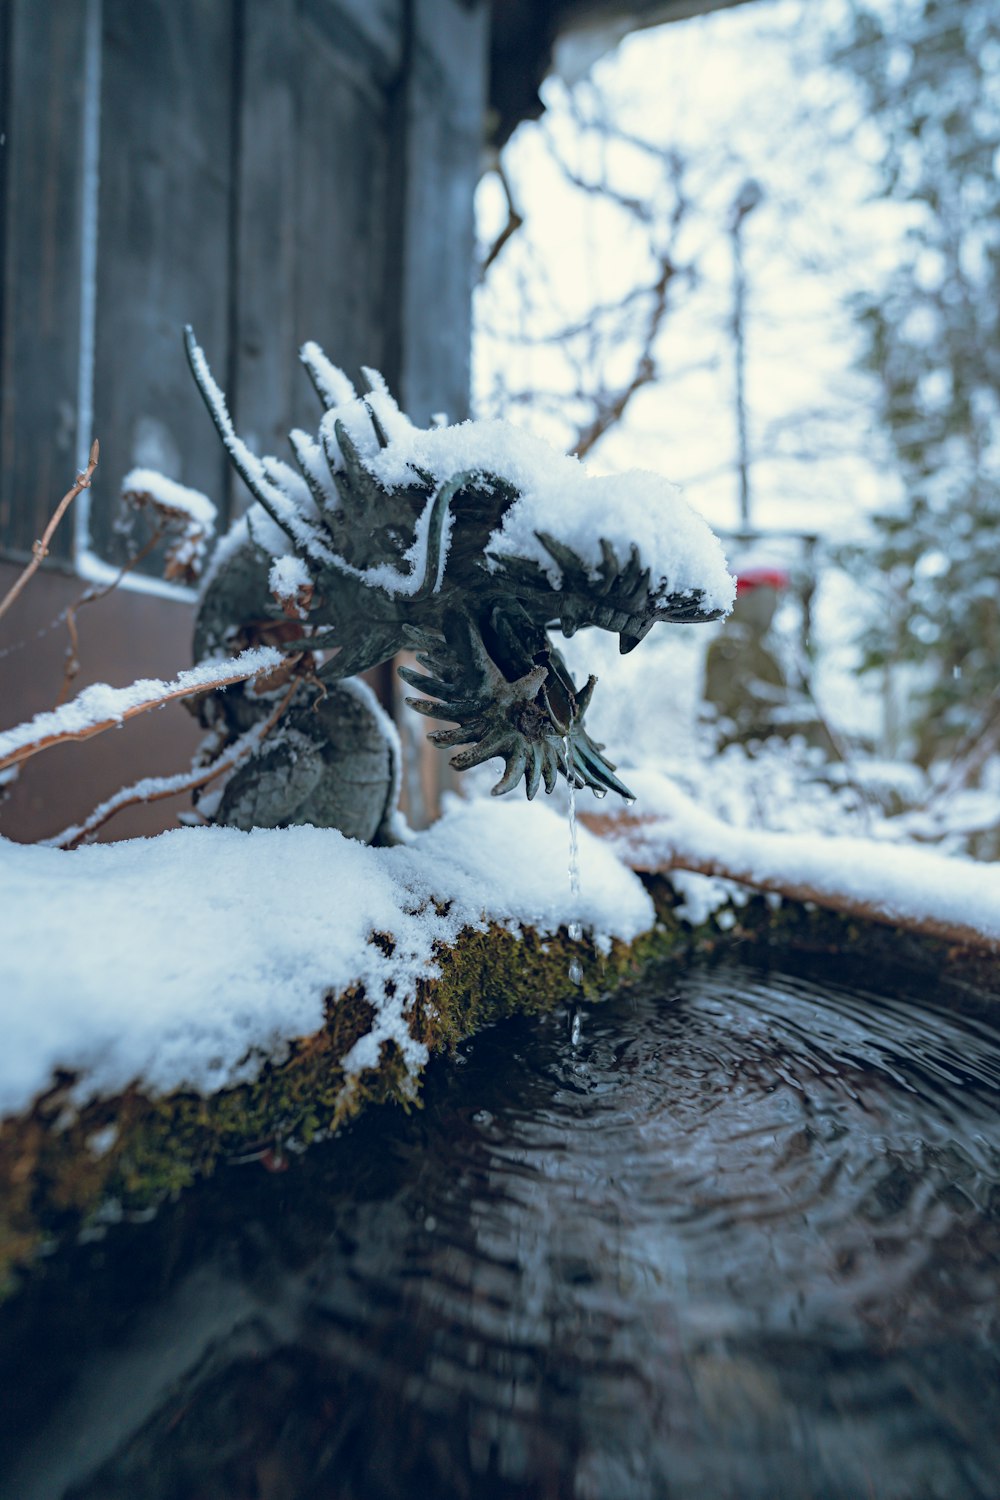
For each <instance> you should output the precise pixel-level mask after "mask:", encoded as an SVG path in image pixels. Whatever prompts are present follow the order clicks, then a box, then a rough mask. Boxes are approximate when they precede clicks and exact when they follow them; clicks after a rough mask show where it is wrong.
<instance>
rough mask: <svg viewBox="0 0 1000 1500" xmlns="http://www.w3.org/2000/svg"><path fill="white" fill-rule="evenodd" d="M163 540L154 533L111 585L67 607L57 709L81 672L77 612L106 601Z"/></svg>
mask: <svg viewBox="0 0 1000 1500" xmlns="http://www.w3.org/2000/svg"><path fill="white" fill-rule="evenodd" d="M162 540H163V532H162V531H154V532H153V535H152V536H151V537H150V538H149V540H148V541H146V542H144V543H143V544H142V546H141V547H140V548H139V550H138V552H136V553H135V555H134V556H133V557H130V558H129V559H128V561H127V562H124V563H122V565H121V567H120V568H119V569H118V572H117V573H116V574H115V576H114V578H112V580H111V582H110V583H106V584H105V585H104V586H103V588H99V589H95V588H93V587H91V588H87V589H84V591H83V593H82V594H81V595H80V597H79V599H76V600H74V602H73V603H72V604H70V605H68V606H67V608H66V612H65V615H64V617H63V618H64V620H65V623H66V630H67V632H68V634H69V642H70V643H69V647H68V648H67V651H66V657H65V662H64V665H63V680H62V684H61V686H60V688H59V695H58V697H57V698H56V701H55V707H56V708H58V707H59V706H60V704H62V703H65V701H66V694H67V693H68V692H69V689H70V685H71V683H72V682H73V679H74V678H75V676H76V674H77V672H79V670H80V661H79V649H80V637H79V633H78V631H77V628H76V616H77V611H78V610H81V609H82V608H83V606H84V605H85V604H96V603H97V602H98V600H99V599H106V598H107V596H108V595H109V594H113V593H114V591H115V589H116V588H117V587H118V585H119V584H120V583H121V581H122V579H123V578H124V577H125V576H126V575H127V574H128V573H131V572H132V569H133V568H137V567H138V566H139V564H140V563H141V562H144V561H145V560H146V558H147V557H148V556H149V554H150V553H151V552H152V551H154V550H155V548H156V547H158V546H159V544H160V542H162Z"/></svg>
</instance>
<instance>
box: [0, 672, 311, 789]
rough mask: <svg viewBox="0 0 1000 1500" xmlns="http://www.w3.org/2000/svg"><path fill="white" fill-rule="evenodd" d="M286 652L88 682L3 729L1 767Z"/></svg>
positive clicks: (238, 675)
mask: <svg viewBox="0 0 1000 1500" xmlns="http://www.w3.org/2000/svg"><path fill="white" fill-rule="evenodd" d="M285 663H286V658H285V657H284V656H283V655H282V654H281V652H280V651H276V650H275V649H274V647H273V646H258V647H256V648H255V649H254V650H252V651H243V652H241V653H240V655H239V656H235V657H230V658H228V659H227V660H225V661H213V662H202V663H201V664H200V665H199V666H197V667H191V668H190V669H189V670H188V671H186V672H180V673H178V675H177V676H176V677H175V678H173V680H172V681H170V682H161V681H158V680H157V679H155V678H144V679H141V680H140V681H138V682H133V683H132V684H131V685H130V686H129V687H125V688H113V687H109V686H108V684H107V683H105V682H98V683H95V684H94V685H93V686H92V687H89V688H84V690H83V692H82V693H79V694H78V695H77V697H75V698H74V699H73V700H72V701H71V702H69V703H64V704H62V705H61V707H59V708H56V709H53V710H51V712H49V713H42V714H36V715H35V717H34V718H33V719H29V720H27V721H26V722H25V723H24V724H16V725H15V726H14V728H13V729H7V730H5V731H4V732H3V733H2V734H0V771H2V770H3V769H4V768H5V767H6V766H12V765H17V764H18V763H19V762H20V761H23V760H28V759H29V758H30V757H31V756H32V755H37V754H38V753H39V751H41V750H48V749H49V748H50V747H51V746H52V745H60V744H63V743H65V742H66V741H67V740H86V739H89V738H90V737H91V735H95V734H101V733H103V731H104V730H105V729H112V728H114V727H115V725H117V724H121V723H123V722H124V721H125V720H126V719H132V718H134V717H135V716H136V715H137V714H142V713H145V712H146V710H147V709H150V708H159V707H160V706H161V705H162V704H164V703H169V702H170V701H171V700H172V699H174V698H190V697H191V696H192V695H193V694H194V693H204V692H208V691H209V690H211V689H213V688H222V687H228V686H230V684H232V683H234V682H245V681H246V680H247V678H249V677H258V676H260V675H261V674H262V673H267V672H272V671H274V670H275V669H276V668H277V667H280V666H283V665H285Z"/></svg>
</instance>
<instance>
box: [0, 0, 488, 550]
mask: <svg viewBox="0 0 1000 1500" xmlns="http://www.w3.org/2000/svg"><path fill="white" fill-rule="evenodd" d="M86 11H87V0H0V88H2V89H3V97H2V99H0V122H2V123H0V131H3V132H5V133H6V135H7V141H6V144H5V145H4V146H3V147H0V236H2V238H0V252H2V272H3V275H2V283H0V285H2V293H3V295H2V302H0V378H2V389H0V548H2V549H4V550H6V551H12V552H15V553H16V552H18V551H25V550H27V549H28V548H30V546H31V543H32V541H33V539H34V538H35V537H36V536H37V535H38V534H39V531H40V529H41V526H42V524H43V523H44V519H45V518H46V516H47V515H48V514H49V512H50V510H51V507H52V505H53V503H54V501H55V500H56V499H57V498H58V496H59V495H60V494H61V493H62V491H63V489H64V488H65V487H66V484H67V483H68V482H69V478H70V477H71V476H72V472H73V468H74V455H75V452H76V450H77V447H78V433H77V431H76V427H77V419H78V383H79V331H80V265H81V253H80V250H81V246H80V224H81V212H82V209H81V141H82V121H83V110H84V98H83V82H82V69H81V58H82V55H83V46H84V34H83V33H84V25H85V17H86ZM487 21H488V5H487V3H486V0H471V3H469V0H141V3H138V0H102V4H101V83H100V101H99V102H100V122H101V128H100V179H99V196H98V201H97V208H98V216H97V217H98V251H97V284H96V298H97V315H96V338H95V358H94V368H93V392H94V432H95V434H96V435H97V436H99V437H100V439H101V458H102V462H101V469H100V471H99V474H100V482H99V483H98V484H97V485H95V488H94V492H93V496H92V525H91V534H92V538H93V544H94V546H95V548H96V550H97V551H98V552H101V553H107V552H108V551H109V549H110V548H111V547H112V545H113V537H112V526H113V518H114V512H115V508H116V490H117V483H118V480H119V479H120V477H121V476H122V474H124V473H125V472H126V471H127V470H128V469H129V468H130V467H131V466H132V465H133V464H134V463H144V464H149V465H152V466H153V467H158V468H162V469H164V470H165V471H166V472H168V473H169V474H171V475H172V477H175V478H178V479H180V480H182V481H183V482H185V483H188V484H192V485H195V486H197V487H198V488H200V489H203V490H205V491H206V492H207V493H209V494H210V495H212V497H213V498H215V499H216V500H217V501H219V502H220V503H221V504H222V506H223V512H224V514H225V513H227V511H228V508H229V506H230V504H231V503H233V504H236V505H242V503H243V502H244V500H245V496H242V495H241V494H240V493H239V486H238V484H237V485H236V486H235V489H233V484H232V482H231V480H230V476H229V474H228V472H227V469H226V466H225V465H224V463H223V461H222V456H221V450H220V448H219V445H218V443H217V440H216V439H215V436H214V434H213V432H212V431H211V428H210V425H209V423H208V419H207V417H206V415H205V413H204V411H203V410H202V408H201V404H200V401H199V399H198V397H197V394H196V392H195V390H194V387H193V384H192V382H191V380H190V376H189V374H188V371H187V366H186V363H185V360H184V356H183V351H182V346H181V329H182V327H183V325H184V323H186V322H191V323H193V324H194V326H195V328H196V330H197V333H198V337H199V339H200V340H201V342H202V343H203V345H204V347H205V349H206V352H207V353H208V356H209V359H210V361H211V363H212V366H213V368H214V369H215V370H216V372H217V373H218V375H219V377H220V378H221V379H222V380H223V382H224V383H225V385H226V386H227V389H228V391H229V394H230V397H231V405H232V407H233V410H234V413H235V416H236V419H237V422H238V424H239V426H240V427H241V429H242V430H243V431H244V432H245V433H246V434H247V435H248V436H249V438H250V439H251V441H252V443H253V444H254V445H255V446H258V447H259V448H260V449H261V450H262V451H272V452H273V451H277V452H279V453H284V452H285V451H286V434H287V432H288V429H289V427H290V426H292V425H294V424H300V425H307V424H309V423H310V422H312V421H313V420H314V417H315V415H316V407H315V398H314V397H313V395H312V393H311V390H310V388H309V387H308V383H307V381H306V380H305V378H304V376H303V375H302V373H301V370H300V368H299V365H298V361H297V358H296V350H297V348H298V346H299V345H300V344H301V343H302V342H303V341H304V340H305V339H307V338H315V339H317V340H318V341H319V342H320V343H321V344H323V346H324V347H325V348H326V350H327V352H328V354H329V355H330V356H331V358H333V359H334V360H336V361H337V362H338V363H340V364H342V365H343V366H344V367H345V368H346V369H347V370H348V372H349V373H350V374H351V375H352V376H357V375H358V373H359V368H360V366H361V365H362V364H370V365H375V366H379V367H381V368H382V369H383V371H384V373H385V374H386V376H387V378H388V379H389V381H390V383H391V384H392V385H393V386H394V387H395V389H396V390H397V391H398V393H399V395H400V397H401V399H402V400H403V401H404V402H405V403H408V404H409V405H410V406H411V407H412V408H413V411H414V415H415V416H417V417H419V418H426V417H427V416H429V415H430V413H431V412H432V411H436V410H441V409H445V410H448V411H449V412H450V413H451V415H453V416H463V415H465V413H466V409H467V408H466V403H467V390H468V346H469V326H470V314H469V305H470V294H471V282H472V273H473V266H472V245H473V215H472V198H473V191H474V186H475V180H476V175H477V172H478V156H479V150H480V143H481V132H482V124H483V117H484V111H485V98H486V41H487V31H488V26H487ZM231 490H232V491H233V492H232V493H231ZM70 536H71V531H70V528H66V529H65V531H64V533H63V535H62V536H61V537H60V538H59V547H60V548H61V554H60V555H62V556H63V557H64V558H65V557H68V555H69V542H70Z"/></svg>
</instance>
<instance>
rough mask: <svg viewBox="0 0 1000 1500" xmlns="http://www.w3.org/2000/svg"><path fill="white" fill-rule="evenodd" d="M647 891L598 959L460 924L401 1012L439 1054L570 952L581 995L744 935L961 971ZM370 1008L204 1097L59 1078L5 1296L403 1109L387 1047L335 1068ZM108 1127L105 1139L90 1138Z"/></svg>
mask: <svg viewBox="0 0 1000 1500" xmlns="http://www.w3.org/2000/svg"><path fill="white" fill-rule="evenodd" d="M648 888H649V890H650V893H651V895H652V897H653V900H654V903H655V906H656V910H657V921H656V924H655V925H654V927H653V928H652V929H651V931H649V932H647V933H644V934H643V935H642V936H641V937H640V938H639V939H637V941H636V942H634V943H632V944H630V945H627V944H624V943H614V944H613V945H612V948H611V951H610V953H608V954H607V955H602V954H600V953H598V952H597V951H596V950H595V949H594V947H593V945H592V944H590V943H589V942H588V941H587V940H586V939H585V940H584V941H583V942H582V943H571V942H570V940H569V938H568V936H567V934H566V933H565V931H561V932H560V933H559V934H558V935H557V936H554V937H542V936H540V935H539V934H538V933H537V932H535V931H532V930H527V931H525V932H523V933H521V934H520V935H518V934H515V933H512V932H509V931H507V930H506V929H504V928H502V927H498V926H491V927H490V928H488V929H487V930H486V931H484V932H474V931H470V930H466V931H465V932H463V933H462V934H461V935H460V936H459V938H458V940H457V942H456V943H455V945H454V946H453V947H451V948H449V949H447V950H443V951H441V952H439V953H438V955H437V962H438V966H439V969H440V973H439V975H438V976H437V977H435V978H428V979H427V980H424V981H422V982H421V983H420V985H419V987H418V993H417V996H416V999H415V1003H414V1005H413V1007H412V1011H411V1016H410V1025H411V1030H412V1033H413V1036H414V1038H415V1039H416V1040H417V1041H419V1042H422V1043H423V1044H424V1045H425V1046H426V1047H427V1048H428V1050H429V1051H430V1052H432V1053H433V1052H448V1051H451V1050H453V1049H454V1048H455V1047H456V1046H457V1045H458V1044H459V1043H460V1042H461V1041H463V1040H464V1039H465V1038H467V1037H469V1036H471V1035H472V1034H474V1033H475V1032H476V1031H478V1030H480V1029H482V1028H483V1027H484V1026H488V1025H490V1024H491V1023H493V1022H495V1021H497V1020H500V1019H502V1018H503V1017H505V1016H508V1015H511V1014H514V1013H515V1012H519V1013H526V1014H538V1013H540V1012H543V1011H548V1010H551V1009H553V1008H554V1007H556V1006H558V1005H560V1004H562V1003H564V1002H566V1001H569V1000H572V999H574V998H578V997H580V995H581V989H580V988H578V987H577V986H575V985H574V984H573V983H572V982H571V980H570V978H569V973H568V969H569V960H570V957H571V956H573V957H577V958H579V960H580V962H581V965H582V968H583V984H582V995H583V997H584V998H586V999H590V1000H593V999H596V998H598V997H599V996H600V995H602V994H606V993H608V992H609V991H611V990H614V989H617V988H619V987H620V986H621V985H622V984H623V983H627V982H628V981H629V980H630V979H633V978H636V977H638V976H639V975H641V974H643V973H644V972H645V971H647V970H648V969H649V968H650V967H651V966H652V965H653V964H655V963H657V962H662V961H663V960H665V959H668V958H679V957H680V956H681V955H683V954H685V953H689V952H691V951H699V952H704V951H711V950H713V949H716V948H720V947H722V946H725V947H726V948H729V947H731V946H732V945H733V944H739V943H753V944H755V945H758V946H761V945H766V946H773V947H775V948H789V947H808V948H811V949H812V950H813V951H825V952H831V953H832V952H838V953H844V952H848V953H849V952H850V951H851V950H852V949H853V948H861V949H864V951H865V952H866V953H867V952H869V951H871V952H872V953H873V954H875V955H878V954H885V955H886V957H887V958H890V957H891V960H892V962H894V963H895V964H896V965H897V966H898V965H899V964H900V963H901V962H902V963H904V964H906V963H907V962H910V963H914V964H916V965H917V966H919V967H920V968H921V969H922V971H924V972H926V971H927V970H928V969H930V970H932V971H934V972H939V971H941V970H942V969H944V968H949V970H950V971H951V972H959V971H960V970H961V964H962V960H963V955H961V954H956V953H955V952H954V951H953V950H949V949H947V948H945V947H944V945H942V944H934V943H930V942H926V943H916V942H915V941H914V940H912V939H902V938H901V936H900V934H899V933H897V932H895V931H894V930H893V929H890V928H877V927H874V926H862V925H861V924H858V923H854V922H851V921H848V920H847V919H844V918H841V917H837V916H834V915H832V914H831V913H828V912H812V911H809V910H807V909H805V908H803V907H795V906H780V907H777V908H775V907H773V906H771V905H769V904H768V903H767V902H765V901H763V900H754V901H751V902H750V903H749V904H748V905H747V906H745V907H742V908H740V909H739V911H738V912H736V913H735V922H734V923H730V924H728V925H727V926H726V930H725V931H723V928H722V925H721V924H720V923H719V922H718V921H716V920H713V921H710V922H708V923H706V924H705V925H704V926H703V927H701V928H698V929H696V930H692V929H690V928H688V927H686V926H685V925H684V924H683V923H681V922H680V921H679V920H678V919H677V917H676V915H675V914H674V910H673V908H674V897H673V894H672V892H671V890H670V887H669V886H668V885H667V883H666V882H664V881H662V880H650V881H649V882H648ZM733 915H734V914H733V913H729V916H733ZM373 941H376V942H377V943H379V945H380V946H382V947H383V951H385V944H387V943H388V944H389V945H390V948H391V939H389V938H387V937H386V935H385V934H377V935H375V937H374V938H373ZM964 957H965V960H966V962H967V963H968V964H969V965H970V968H969V979H970V981H971V982H977V980H978V981H979V982H981V980H982V975H981V974H980V973H979V972H978V971H977V969H976V961H975V959H974V958H973V957H972V956H970V955H965V956H964ZM373 1016H374V1011H373V1008H372V1005H371V1004H370V1002H369V1001H368V1000H367V998H366V997H365V995H364V992H363V990H362V989H360V988H355V989H352V990H350V991H348V992H347V993H345V994H343V995H340V996H338V997H330V999H329V1001H328V1003H327V1007H326V1022H325V1024H324V1026H323V1028H322V1029H321V1030H320V1031H319V1032H317V1033H316V1034H315V1035H313V1036H309V1037H302V1038H299V1039H297V1040H295V1041H293V1042H292V1044H291V1046H290V1049H289V1053H288V1056H287V1057H286V1059H285V1060H284V1061H283V1062H281V1063H271V1062H266V1061H265V1062H263V1063H262V1066H261V1070H260V1074H259V1076H258V1077H257V1078H256V1079H255V1081H254V1082H252V1083H248V1084H245V1085H241V1086H240V1087H238V1088H232V1089H226V1090H223V1091H221V1092H219V1093H217V1094H215V1095H212V1096H211V1097H209V1098H203V1097H201V1096H200V1095H195V1094H187V1093H177V1094H172V1095H170V1096H169V1097H167V1098H162V1099H150V1098H147V1097H146V1096H145V1095H143V1094H141V1093H140V1092H139V1091H138V1090H137V1089H131V1090H129V1091H128V1092H127V1093H125V1094H123V1095H121V1096H120V1097H118V1098H116V1099H103V1100H99V1101H96V1102H95V1103H93V1104H90V1105H88V1106H86V1107H85V1108H83V1109H82V1110H81V1111H79V1112H78V1113H76V1112H73V1111H72V1110H70V1109H69V1107H68V1106H69V1101H70V1096H71V1091H72V1087H73V1083H74V1079H73V1078H72V1077H71V1076H69V1075H64V1076H62V1077H60V1078H59V1079H57V1080H56V1082H55V1084H54V1085H53V1087H52V1088H51V1089H50V1090H49V1092H48V1093H47V1094H46V1095H45V1096H44V1097H43V1098H42V1099H39V1100H38V1101H37V1102H36V1103H35V1105H34V1106H33V1108H32V1109H31V1111H30V1112H29V1113H27V1114H25V1115H23V1116H21V1117H19V1118H17V1119H13V1120H8V1121H7V1122H5V1123H4V1125H3V1128H2V1130H0V1294H2V1290H3V1288H6V1289H7V1290H10V1288H12V1287H13V1286H15V1285H16V1284H17V1281H18V1278H19V1276H21V1275H22V1274H23V1273H24V1270H25V1268H27V1267H28V1266H30V1263H31V1261H32V1259H33V1258H34V1257H35V1256H36V1255H37V1253H38V1250H39V1249H40V1248H41V1247H42V1246H43V1245H45V1244H47V1243H51V1242H52V1241H53V1240H55V1241H58V1240H60V1239H62V1238H63V1237H65V1236H66V1235H70V1234H73V1233H75V1232H77V1231H78V1230H79V1229H80V1228H82V1227H83V1226H85V1225H86V1224H87V1222H88V1221H89V1220H91V1219H93V1217H94V1216H95V1215H98V1214H108V1213H109V1212H111V1213H113V1212H115V1211H116V1206H120V1207H121V1209H123V1210H126V1211H128V1210H137V1209H147V1208H151V1207H155V1206H156V1205H157V1204H159V1203H162V1202H163V1201H164V1200H165V1199H168V1198H171V1197H174V1196H176V1195H177V1194H178V1193H180V1192H182V1191H183V1190H184V1189H185V1188H186V1187H188V1186H189V1185H190V1184H191V1183H193V1182H194V1181H196V1180H197V1179H199V1178H202V1177H206V1176H208V1175H210V1174H211V1173H212V1172H213V1171H214V1170H215V1168H216V1167H217V1166H218V1165H220V1164H221V1163H223V1162H225V1161H227V1160H229V1159H231V1158H233V1157H246V1156H248V1155H251V1154H259V1155H260V1156H261V1157H262V1158H263V1159H264V1161H265V1164H270V1165H275V1166H278V1165H280V1157H281V1153H282V1151H283V1149H284V1148H285V1146H286V1145H287V1143H289V1142H294V1143H295V1144H296V1145H297V1146H298V1145H303V1146H305V1145H309V1144H310V1143H311V1142H313V1141H315V1140H316V1139H317V1138H322V1137H323V1136H325V1135H329V1134H331V1133H332V1132H334V1131H336V1130H338V1129H340V1128H341V1127H342V1126H343V1125H344V1124H345V1123H346V1122H347V1121H349V1120H350V1119H352V1118H353V1117H354V1116H355V1115H357V1114H358V1112H359V1111H361V1110H362V1109H364V1108H366V1107H367V1106H368V1105H370V1104H378V1103H383V1102H385V1101H387V1100H394V1101H396V1102H398V1103H400V1104H402V1105H404V1106H406V1107H409V1106H410V1105H411V1104H413V1103H414V1102H415V1097H416V1096H415V1089H414V1082H413V1080H412V1078H411V1077H410V1076H409V1075H408V1073H407V1070H406V1068H405V1066H404V1063H403V1059H402V1056H401V1054H400V1052H399V1049H398V1048H397V1047H396V1046H395V1045H394V1044H388V1043H387V1044H384V1045H383V1048H382V1054H381V1057H380V1059H379V1065H378V1067H376V1068H372V1069H369V1070H367V1071H365V1072H363V1073H361V1074H359V1075H358V1076H356V1077H352V1078H351V1079H349V1080H345V1077H344V1072H343V1068H342V1067H341V1062H340V1060H341V1058H343V1057H344V1056H346V1054H347V1053H348V1051H349V1050H350V1048H351V1047H352V1046H353V1045H354V1043H355V1042H356V1041H357V1040H358V1039H359V1038H360V1037H362V1036H364V1035H366V1034H367V1033H368V1031H369V1029H370V1027H371V1022H372V1019H373ZM102 1133H103V1137H104V1139H103V1140H102ZM109 1133H111V1134H113V1140H112V1143H111V1145H110V1146H109V1147H107V1149H95V1147H98V1146H103V1145H104V1144H105V1143H106V1140H107V1138H108V1135H109Z"/></svg>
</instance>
